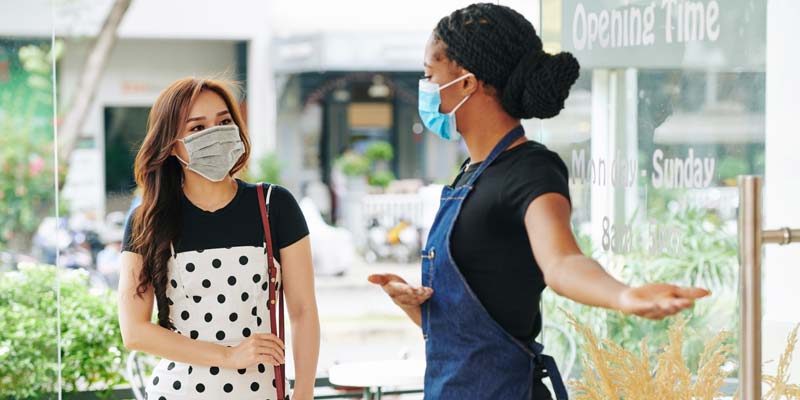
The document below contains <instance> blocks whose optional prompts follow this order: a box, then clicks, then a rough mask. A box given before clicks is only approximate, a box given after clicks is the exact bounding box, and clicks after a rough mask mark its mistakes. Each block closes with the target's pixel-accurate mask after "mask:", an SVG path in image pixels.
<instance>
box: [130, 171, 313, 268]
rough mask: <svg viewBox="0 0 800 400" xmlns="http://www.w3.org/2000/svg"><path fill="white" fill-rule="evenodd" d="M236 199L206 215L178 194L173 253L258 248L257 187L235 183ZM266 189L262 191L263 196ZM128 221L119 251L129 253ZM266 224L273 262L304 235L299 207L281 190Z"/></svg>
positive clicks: (272, 202) (276, 192)
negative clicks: (178, 221)
mask: <svg viewBox="0 0 800 400" xmlns="http://www.w3.org/2000/svg"><path fill="white" fill-rule="evenodd" d="M237 182H238V188H237V190H236V195H235V196H234V198H233V200H231V201H230V202H229V203H228V204H227V205H226V206H225V207H223V208H220V209H219V210H216V211H213V212H209V211H205V210H202V209H200V208H198V207H197V206H195V205H194V204H192V202H191V201H189V199H188V198H186V196H185V195H184V194H183V192H181V213H182V218H181V228H180V234H179V235H178V238H177V239H176V240H175V241H174V242H173V246H174V247H175V252H176V253H181V252H184V251H198V250H199V251H202V250H209V249H221V248H230V247H237V246H262V245H263V244H264V228H263V225H262V223H261V211H260V210H259V205H258V193H257V192H256V189H257V186H256V185H254V184H251V183H247V182H243V181H241V180H238V179H237ZM268 189H269V186H268V185H267V186H266V187H265V191H264V194H265V195H266V193H267V190H268ZM133 215H135V212H134V213H131V216H130V217H129V218H128V222H127V224H126V227H125V235H124V237H123V242H122V250H123V251H130V240H131V219H132V218H133ZM269 224H270V231H271V234H272V248H273V249H274V250H275V254H274V256H275V259H276V260H278V262H280V251H279V250H280V249H283V248H285V247H288V246H290V245H292V244H294V243H295V242H297V241H298V240H300V239H302V238H304V237H306V236H307V235H308V225H307V224H306V220H305V218H304V217H303V213H302V212H301V211H300V206H299V205H298V204H297V201H296V200H295V199H294V197H293V196H292V194H291V193H290V192H289V191H288V190H286V189H285V188H283V187H281V186H278V185H275V186H273V188H272V195H271V197H270V201H269Z"/></svg>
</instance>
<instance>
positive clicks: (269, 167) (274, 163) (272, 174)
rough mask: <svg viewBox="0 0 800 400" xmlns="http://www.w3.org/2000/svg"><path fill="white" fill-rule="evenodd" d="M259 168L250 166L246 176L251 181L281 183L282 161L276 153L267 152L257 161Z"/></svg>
mask: <svg viewBox="0 0 800 400" xmlns="http://www.w3.org/2000/svg"><path fill="white" fill-rule="evenodd" d="M256 163H257V165H258V168H257V169H256V170H253V169H251V168H248V169H247V171H245V174H244V177H245V179H246V180H247V181H249V182H269V183H274V184H276V185H280V184H281V170H282V167H281V162H280V160H279V159H278V156H276V155H275V154H267V155H266V156H264V157H261V158H259V159H258V160H257V161H256Z"/></svg>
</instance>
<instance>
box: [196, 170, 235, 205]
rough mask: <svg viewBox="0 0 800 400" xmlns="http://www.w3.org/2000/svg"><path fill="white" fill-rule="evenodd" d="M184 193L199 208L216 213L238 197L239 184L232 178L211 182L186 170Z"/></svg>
mask: <svg viewBox="0 0 800 400" xmlns="http://www.w3.org/2000/svg"><path fill="white" fill-rule="evenodd" d="M183 177H184V178H183V193H184V194H185V195H186V197H187V198H188V199H189V201H191V202H192V204H194V205H195V206H197V207H198V208H200V209H202V210H205V211H216V210H218V209H220V208H222V207H224V206H225V205H226V204H228V203H229V202H230V201H231V200H232V199H233V197H234V196H236V189H237V185H238V184H237V182H236V180H235V179H234V178H233V177H231V176H226V177H225V179H223V180H221V181H219V182H211V181H209V180H208V179H206V178H203V177H202V176H200V175H198V174H196V173H194V172H192V171H189V170H186V169H184V174H183Z"/></svg>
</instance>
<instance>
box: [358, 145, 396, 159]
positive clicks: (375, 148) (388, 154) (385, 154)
mask: <svg viewBox="0 0 800 400" xmlns="http://www.w3.org/2000/svg"><path fill="white" fill-rule="evenodd" d="M364 155H365V156H366V157H367V159H368V160H369V161H370V163H375V162H377V161H391V160H392V159H394V149H393V148H392V145H391V144H390V143H389V142H384V141H380V142H374V143H371V144H370V145H369V146H367V150H366V151H365V152H364Z"/></svg>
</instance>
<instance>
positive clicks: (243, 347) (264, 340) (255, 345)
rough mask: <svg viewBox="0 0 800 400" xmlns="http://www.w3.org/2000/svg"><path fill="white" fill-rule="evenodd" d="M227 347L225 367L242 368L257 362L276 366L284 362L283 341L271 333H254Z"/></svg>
mask: <svg viewBox="0 0 800 400" xmlns="http://www.w3.org/2000/svg"><path fill="white" fill-rule="evenodd" d="M227 349H228V351H227V354H226V357H225V358H226V363H225V364H226V365H225V367H227V368H232V369H242V368H249V367H252V366H254V365H258V364H269V365H273V366H277V365H281V364H284V363H285V362H286V359H285V355H284V354H285V347H284V344H283V342H282V341H281V339H280V338H278V337H277V336H275V335H273V334H271V333H255V334H253V335H252V336H250V337H249V338H247V339H245V340H243V341H242V342H241V343H239V345H237V346H235V347H228V348H227Z"/></svg>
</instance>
